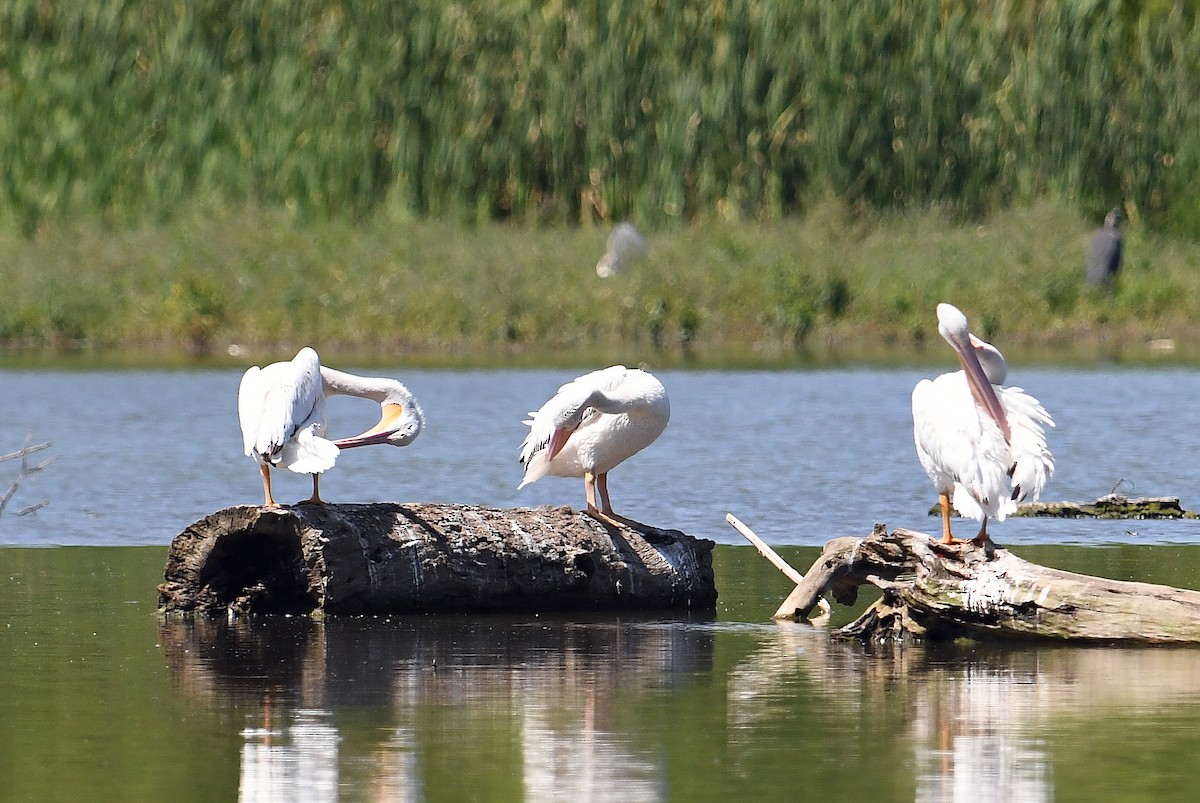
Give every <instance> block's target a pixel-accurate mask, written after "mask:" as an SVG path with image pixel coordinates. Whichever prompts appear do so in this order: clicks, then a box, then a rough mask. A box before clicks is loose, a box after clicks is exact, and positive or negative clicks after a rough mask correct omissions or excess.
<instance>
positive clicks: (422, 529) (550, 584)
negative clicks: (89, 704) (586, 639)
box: [159, 503, 717, 615]
mask: <svg viewBox="0 0 1200 803" xmlns="http://www.w3.org/2000/svg"><path fill="white" fill-rule="evenodd" d="M712 547H713V542H712V541H708V540H705V539H696V538H692V537H691V536H689V535H686V534H684V533H682V532H680V531H678V530H659V529H657V528H654V527H649V526H645V525H634V526H632V527H620V528H618V527H606V526H605V525H603V524H601V523H599V522H597V521H595V520H594V519H591V518H589V517H588V516H585V515H584V514H582V513H579V512H576V511H574V510H572V509H571V508H568V507H542V508H536V509H516V510H497V509H492V508H484V507H476V506H469V505H440V504H403V505H402V504H391V503H387V504H363V505H312V506H309V505H303V506H295V507H288V508H278V509H270V508H262V507H253V506H241V507H231V508H226V509H224V510H220V511H218V512H216V513H213V514H212V515H210V516H208V517H206V518H204V519H202V520H200V521H198V522H196V523H195V524H193V525H191V526H190V527H188V528H187V529H186V530H184V531H183V532H182V533H180V534H179V535H177V536H176V537H175V539H174V541H173V542H172V544H171V550H170V554H169V555H168V558H167V566H166V571H165V577H164V582H163V583H162V584H161V585H160V586H159V607H160V609H161V610H163V611H166V612H184V613H186V612H199V613H207V614H221V615H224V614H226V613H230V612H236V613H243V612H245V613H311V612H314V611H322V612H324V613H329V614H362V613H417V612H452V611H513V610H522V611H551V610H568V609H580V610H593V611H594V610H665V609H679V608H692V609H700V610H711V609H712V608H714V607H715V605H716V599H717V592H716V586H715V584H714V581H713V571H712Z"/></svg>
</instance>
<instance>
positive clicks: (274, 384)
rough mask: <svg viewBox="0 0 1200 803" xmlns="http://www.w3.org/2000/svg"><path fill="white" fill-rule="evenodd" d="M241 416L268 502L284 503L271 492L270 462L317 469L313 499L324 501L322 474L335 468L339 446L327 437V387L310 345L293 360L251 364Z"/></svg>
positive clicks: (244, 381)
mask: <svg viewBox="0 0 1200 803" xmlns="http://www.w3.org/2000/svg"><path fill="white" fill-rule="evenodd" d="M238 419H239V420H240V421H241V425H242V445H243V446H244V447H245V450H246V455H247V456H248V457H253V458H254V459H255V460H257V461H258V465H259V468H260V470H261V471H262V480H263V494H264V495H265V496H266V502H265V504H266V506H267V507H279V505H278V503H276V501H275V499H274V497H272V496H271V468H272V466H274V467H276V468H286V469H290V470H291V471H294V472H296V473H297V474H312V477H313V492H312V497H311V498H309V500H308V501H309V502H312V503H317V502H320V501H321V495H320V492H319V490H318V479H317V478H318V477H319V476H320V474H321V472H322V471H325V470H327V469H330V468H333V464H334V461H335V460H337V456H338V447H337V446H336V445H335V444H334V443H333V442H332V441H330V440H328V439H327V438H326V437H325V393H324V392H323V389H322V381H321V360H320V358H319V357H317V353H316V352H315V351H313V350H312V349H310V348H308V347H305V348H302V349H300V351H299V352H298V353H297V354H296V356H295V357H293V358H292V359H291V360H290V361H288V362H273V363H271V364H270V365H268V366H266V367H265V368H259V367H258V366H257V365H255V366H252V367H251V368H249V369H247V370H246V373H245V374H243V375H242V382H241V385H240V386H239V387H238Z"/></svg>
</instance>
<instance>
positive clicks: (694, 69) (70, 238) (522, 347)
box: [0, 0, 1200, 364]
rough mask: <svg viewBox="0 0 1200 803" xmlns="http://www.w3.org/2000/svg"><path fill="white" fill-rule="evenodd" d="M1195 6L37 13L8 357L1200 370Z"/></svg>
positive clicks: (20, 19) (22, 15)
mask: <svg viewBox="0 0 1200 803" xmlns="http://www.w3.org/2000/svg"><path fill="white" fill-rule="evenodd" d="M1196 5H1197V4H1196V3H1195V2H1186V3H1184V2H1174V3H1170V2H1162V1H1161V0H1156V1H1155V2H1135V1H1134V0H1092V1H1090V2H1082V3H1071V4H1054V3H1044V2H1033V1H1031V0H1000V2H995V3H987V4H974V5H972V4H952V3H941V4H932V3H913V2H892V1H891V0H863V2H860V3H854V4H850V5H846V4H843V3H834V2H831V1H830V0H808V1H806V2H798V3H793V2H788V1H787V0H723V1H722V2H715V3H707V4H700V5H697V4H688V3H664V2H651V3H628V2H616V3H612V2H604V3H599V2H591V3H584V4H582V5H580V4H573V5H570V6H568V5H565V4H562V3H559V2H553V1H552V0H543V1H542V2H531V0H516V2H497V1H496V0H475V1H474V2H442V1H441V0H439V1H438V2H432V1H431V0H400V1H399V2H386V3H385V2H377V1H372V0H368V1H367V2H358V3H348V2H329V1H328V0H323V1H322V2H314V1H313V0H299V1H298V2H297V1H296V0H288V1H287V2H284V0H238V1H236V2H232V3H215V2H211V0H203V1H202V2H195V3H170V4H166V3H152V2H145V1H144V0H143V1H142V2H138V1H137V0H97V1H96V2H92V3H85V4H71V3H62V2H55V0H13V1H12V2H9V3H6V4H4V5H3V7H2V8H0V158H2V159H3V163H4V165H5V172H6V174H5V180H4V181H3V182H0V293H2V294H3V298H4V303H3V304H0V354H2V355H5V357H6V359H7V360H9V361H11V360H13V359H21V358H23V356H24V355H45V354H52V355H67V354H80V355H85V356H86V357H88V358H89V359H91V358H95V357H97V356H100V355H108V356H109V357H111V356H112V355H123V356H124V357H127V358H129V359H145V358H151V359H162V358H168V359H170V358H172V356H173V355H174V356H177V357H178V358H179V359H194V358H214V357H220V356H221V355H226V354H231V355H233V357H232V358H233V359H241V358H244V357H245V356H246V355H247V354H254V355H258V354H261V353H269V355H270V356H284V355H286V354H287V353H289V352H292V351H294V349H295V348H296V347H297V346H298V345H301V344H312V345H314V346H317V347H318V348H319V349H321V351H322V352H323V353H326V354H328V353H330V352H334V353H339V354H342V355H345V356H350V355H353V356H356V357H359V358H363V359H389V358H391V357H394V356H397V355H399V354H404V355H407V357H409V358H411V359H415V360H426V361H429V362H434V363H443V364H445V363H471V362H483V363H494V362H496V361H506V362H508V361H517V360H520V361H524V362H547V361H563V360H567V361H575V362H594V361H597V360H609V359H624V360H635V359H652V360H654V361H656V362H659V363H663V362H691V363H695V364H718V363H740V364H746V363H788V362H794V361H797V360H824V359H829V360H839V359H893V358H895V357H896V355H901V356H907V355H913V354H914V353H919V352H920V351H921V350H922V349H923V348H925V347H926V346H927V341H930V340H931V339H932V340H936V338H931V335H932V334H933V333H934V331H935V329H934V327H933V326H932V325H931V321H932V314H931V310H932V309H933V306H934V304H936V302H937V301H939V300H943V299H945V300H951V301H954V302H955V303H957V304H958V305H960V306H961V307H963V309H965V310H966V311H967V312H968V314H969V315H970V316H971V318H972V320H973V322H974V325H975V327H976V328H977V329H979V331H981V332H982V333H983V334H984V335H985V336H989V337H993V338H995V339H997V341H999V343H1000V345H1002V346H1004V347H1005V349H1006V351H1008V352H1009V353H1010V355H1011V354H1012V352H1013V350H1014V349H1025V350H1027V351H1029V352H1030V353H1031V354H1033V355H1035V356H1041V357H1043V358H1049V359H1059V358H1064V359H1071V358H1078V359H1084V360H1086V359H1096V358H1101V359H1137V360H1143V359H1158V358H1160V357H1161V355H1162V354H1164V353H1167V352H1165V351H1163V350H1162V349H1158V350H1154V349H1151V348H1150V347H1149V346H1148V345H1147V344H1149V343H1151V341H1154V340H1162V339H1171V340H1172V341H1173V343H1174V346H1175V350H1174V351H1172V352H1169V354H1170V357H1169V359H1175V360H1189V361H1191V360H1196V359H1200V334H1198V333H1197V327H1196V326H1195V325H1194V324H1193V322H1194V321H1200V309H1197V302H1196V301H1195V299H1196V298H1197V297H1198V295H1197V292H1196V290H1197V287H1196V284H1197V281H1198V280H1197V279H1196V278H1195V276H1194V275H1193V274H1194V273H1195V267H1196V265H1197V264H1200V259H1198V253H1197V248H1196V246H1195V243H1196V241H1197V239H1200V103H1197V102H1196V101H1195V99H1196V98H1197V97H1200V25H1197V21H1196V14H1195V12H1196ZM1114 205H1120V206H1121V207H1122V208H1123V209H1124V210H1125V212H1126V215H1127V217H1128V218H1129V225H1128V227H1127V228H1128V231H1127V240H1128V248H1127V253H1128V255H1129V256H1128V259H1127V261H1126V266H1125V269H1124V272H1123V274H1122V276H1121V280H1120V283H1119V286H1118V288H1117V290H1116V292H1115V293H1114V294H1113V295H1111V296H1109V295H1095V294H1092V293H1090V292H1088V291H1087V290H1086V289H1085V287H1084V285H1083V283H1082V281H1081V278H1082V277H1081V272H1082V259H1083V256H1082V255H1083V252H1084V249H1085V247H1086V239H1087V236H1088V233H1089V232H1090V231H1091V229H1092V228H1094V226H1095V225H1096V224H1097V223H1098V221H1099V220H1100V218H1101V217H1102V213H1103V212H1104V211H1105V210H1106V209H1108V208H1110V207H1112V206H1114ZM619 219H630V220H633V221H635V222H636V223H637V224H638V225H639V226H640V227H641V228H642V229H643V230H644V231H645V232H646V233H647V234H648V235H649V236H650V239H651V242H652V247H651V253H650V255H649V257H648V258H647V259H645V260H643V261H642V262H640V263H638V264H636V265H635V266H634V267H633V268H632V269H630V270H627V271H626V272H624V273H622V274H620V275H618V276H617V277H615V278H613V279H611V280H609V281H607V282H605V281H600V280H598V279H597V277H596V276H595V274H594V271H593V270H592V266H593V265H594V264H595V260H596V259H597V258H598V257H599V255H600V254H601V253H602V251H603V241H604V236H605V234H606V232H607V229H608V227H609V225H610V224H611V222H612V221H614V220H619ZM1160 345H1161V344H1160ZM934 346H935V347H936V344H934Z"/></svg>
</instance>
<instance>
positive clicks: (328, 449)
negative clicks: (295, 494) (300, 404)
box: [279, 429, 341, 474]
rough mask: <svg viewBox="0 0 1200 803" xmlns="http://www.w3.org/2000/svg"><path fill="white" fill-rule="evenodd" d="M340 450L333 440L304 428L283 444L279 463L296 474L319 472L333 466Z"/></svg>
mask: <svg viewBox="0 0 1200 803" xmlns="http://www.w3.org/2000/svg"><path fill="white" fill-rule="evenodd" d="M340 452H341V450H340V449H338V447H337V446H336V445H334V443H333V441H331V440H329V439H327V438H322V437H321V436H320V435H316V434H314V433H313V431H312V430H311V429H304V430H301V431H300V432H297V433H296V437H295V438H293V439H292V440H290V441H288V442H287V443H286V444H284V447H283V449H282V451H281V452H280V455H279V456H280V460H279V464H280V465H281V466H285V467H286V468H287V469H288V470H289V471H293V472H295V473H296V474H320V473H321V472H322V471H327V470H329V469H331V468H333V464H334V463H335V462H336V461H337V456H338V454H339V453H340Z"/></svg>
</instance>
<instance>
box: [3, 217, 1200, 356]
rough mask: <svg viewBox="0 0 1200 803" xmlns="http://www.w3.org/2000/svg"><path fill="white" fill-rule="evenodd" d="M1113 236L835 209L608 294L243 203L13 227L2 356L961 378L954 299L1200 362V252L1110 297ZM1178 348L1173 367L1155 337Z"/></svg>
mask: <svg viewBox="0 0 1200 803" xmlns="http://www.w3.org/2000/svg"><path fill="white" fill-rule="evenodd" d="M1094 227H1095V223H1094V221H1089V220H1085V219H1084V218H1082V217H1081V216H1080V215H1079V214H1078V213H1077V212H1075V211H1074V209H1073V207H1072V206H1071V205H1069V204H1067V203H1065V202H1043V203H1040V204H1036V205H1033V206H1030V207H1023V208H1020V209H1013V210H1008V211H1004V212H1000V213H998V214H996V215H993V216H990V217H987V218H984V219H981V220H979V221H977V222H975V223H973V224H970V225H964V224H962V223H961V222H959V221H957V220H956V219H955V218H954V216H953V215H951V214H948V213H944V212H942V211H940V210H938V209H937V208H930V209H925V210H912V211H905V212H897V211H883V212H864V211H862V210H858V209H855V208H852V207H850V206H848V205H846V204H844V203H842V202H838V201H827V202H826V203H824V204H821V205H816V206H813V207H812V208H811V209H810V213H809V214H806V215H804V216H802V217H800V216H797V217H793V218H789V219H787V220H783V221H774V222H765V223H727V222H722V221H714V222H712V223H710V224H708V225H705V226H695V227H688V228H671V229H668V230H665V231H658V232H648V240H649V243H650V248H649V253H648V254H647V256H646V257H645V258H644V259H642V260H640V261H638V262H635V263H634V264H632V265H631V266H629V267H628V268H626V269H625V270H623V271H622V272H620V273H618V274H616V275H615V276H613V277H611V278H609V279H600V278H599V277H597V275H596V272H595V264H596V261H597V259H598V258H599V256H600V255H601V254H602V253H603V252H604V247H605V239H606V237H607V234H608V230H607V228H606V227H603V228H602V227H595V226H584V227H552V228H551V227H542V226H523V225H517V224H513V223H507V224H501V223H489V224H482V225H478V226H470V227H464V226H462V225H460V224H458V223H455V222H448V221H433V220H412V219H407V218H389V217H386V216H382V215H378V216H374V217H372V218H371V219H370V220H369V221H367V222H363V223H353V222H349V221H341V220H332V221H328V220H327V221H309V222H302V218H301V216H300V215H299V214H298V213H292V212H288V211H287V210H284V209H280V208H274V209H268V210H263V209H260V208H257V207H245V208H240V209H237V210H233V211H222V212H215V211H212V210H207V209H195V210H191V211H187V212H180V213H179V214H177V215H175V216H174V217H172V218H171V219H170V220H169V221H165V222H146V223H143V224H140V225H138V226H135V227H130V228H122V229H118V230H114V229H112V228H110V227H108V226H106V225H103V224H102V223H101V222H99V221H98V220H96V219H94V218H88V219H85V220H82V221H70V222H62V223H57V224H55V225H53V226H48V227H46V228H45V229H44V230H43V233H42V234H41V235H40V236H39V237H37V238H34V239H32V240H31V239H29V238H27V237H26V236H25V235H24V234H23V233H21V232H20V231H19V230H15V229H13V230H9V231H8V232H3V231H0V265H3V276H4V294H5V303H4V304H0V354H4V355H7V357H6V359H7V361H8V362H10V363H11V362H12V361H13V360H14V359H19V358H20V355H22V354H24V355H38V354H41V355H47V354H50V355H60V356H61V355H70V354H78V355H82V356H84V357H86V358H87V359H89V360H93V361H94V360H95V359H98V358H105V357H107V358H109V359H111V358H113V357H114V356H117V357H118V358H120V357H123V358H126V359H133V360H147V359H149V360H152V361H161V360H163V359H168V360H169V359H172V358H173V357H176V356H179V357H182V358H187V359H191V358H194V357H208V358H210V359H217V360H226V361H230V360H232V361H235V362H244V361H245V360H246V359H247V358H253V359H255V360H262V359H268V358H279V357H287V356H290V355H291V354H293V353H294V352H295V351H296V349H297V348H298V347H299V346H301V345H306V344H308V345H313V346H315V347H316V348H317V349H318V350H319V351H320V352H321V353H322V354H323V355H326V356H328V357H330V358H332V357H333V356H334V355H337V356H338V357H340V358H349V357H353V358H355V359H359V360H363V361H367V362H379V361H393V360H404V361H406V362H409V363H417V364H421V363H424V364H460V365H461V364H481V365H494V364H561V363H591V362H598V361H609V360H611V361H617V360H625V361H632V362H637V361H639V360H645V361H649V362H652V363H654V364H657V365H667V364H692V365H751V364H761V365H771V364H778V365H785V364H795V363H799V362H839V361H841V362H845V361H858V362H862V361H879V360H889V361H891V360H896V359H902V360H907V361H909V362H919V361H926V360H929V359H933V360H938V359H941V358H948V356H949V354H948V351H947V350H946V349H945V348H944V347H943V344H942V343H941V339H940V338H939V337H938V336H937V334H936V332H937V329H936V320H935V317H934V306H935V305H936V304H937V302H939V301H943V300H947V301H951V302H953V303H955V304H957V305H958V306H960V307H961V308H962V309H963V310H964V311H966V312H967V314H968V316H969V317H970V319H971V321H972V326H973V328H974V329H975V330H976V331H978V332H979V333H980V334H981V335H983V336H984V337H987V338H990V339H993V340H994V341H995V342H996V343H997V344H998V345H1000V346H1001V347H1002V348H1003V349H1004V351H1005V352H1006V354H1008V356H1009V358H1010V359H1014V358H1018V359H1033V360H1042V361H1045V360H1052V361H1057V360H1067V361H1089V360H1097V359H1099V360H1124V361H1133V362H1147V361H1154V360H1160V359H1166V360H1170V361H1187V362H1196V361H1198V360H1200V271H1197V270H1196V266H1197V265H1200V243H1197V242H1195V241H1191V240H1182V239H1179V238H1170V237H1167V236H1165V235H1161V234H1154V233H1148V232H1146V231H1145V230H1133V231H1130V232H1128V233H1127V236H1126V252H1127V257H1126V260H1125V266H1124V268H1123V269H1122V272H1121V274H1120V276H1119V279H1118V282H1117V285H1116V288H1115V290H1114V291H1113V292H1112V293H1111V294H1107V293H1098V292H1095V291H1091V290H1089V289H1088V288H1087V287H1086V285H1085V284H1084V281H1083V263H1084V253H1085V251H1086V248H1087V242H1088V238H1089V237H1090V235H1091V232H1092V230H1093V229H1094ZM1160 339H1171V340H1172V341H1173V345H1174V350H1173V351H1170V352H1164V351H1162V350H1160V349H1159V348H1156V345H1157V346H1161V345H1162V344H1154V343H1153V341H1156V340H1160Z"/></svg>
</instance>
